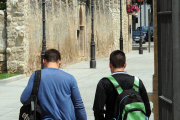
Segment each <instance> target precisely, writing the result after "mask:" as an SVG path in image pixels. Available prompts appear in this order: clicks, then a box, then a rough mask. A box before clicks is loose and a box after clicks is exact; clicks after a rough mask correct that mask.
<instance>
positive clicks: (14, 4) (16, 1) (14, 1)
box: [12, 0, 19, 8]
mask: <svg viewBox="0 0 180 120" xmlns="http://www.w3.org/2000/svg"><path fill="white" fill-rule="evenodd" d="M12 6H13V7H15V8H17V7H18V6H19V4H18V0H12Z"/></svg>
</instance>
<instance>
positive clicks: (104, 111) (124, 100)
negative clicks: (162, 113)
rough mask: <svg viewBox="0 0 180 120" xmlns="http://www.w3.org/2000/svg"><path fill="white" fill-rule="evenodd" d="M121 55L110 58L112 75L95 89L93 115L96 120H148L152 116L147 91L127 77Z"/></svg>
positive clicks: (136, 78) (137, 82)
mask: <svg viewBox="0 0 180 120" xmlns="http://www.w3.org/2000/svg"><path fill="white" fill-rule="evenodd" d="M126 65H127V64H126V56H125V54H124V52H122V51H120V50H115V51H113V52H112V53H111V55H110V63H109V67H110V70H111V73H112V75H111V76H107V77H104V78H102V79H101V80H100V81H99V83H98V85H97V89H96V94H95V99H94V105H93V111H94V117H95V120H147V119H148V118H149V116H150V114H151V109H150V104H149V99H148V95H147V92H146V89H145V87H144V85H143V83H142V81H141V80H140V79H139V78H138V77H135V76H131V75H128V74H127V73H126V72H125V71H124V69H125V68H126Z"/></svg>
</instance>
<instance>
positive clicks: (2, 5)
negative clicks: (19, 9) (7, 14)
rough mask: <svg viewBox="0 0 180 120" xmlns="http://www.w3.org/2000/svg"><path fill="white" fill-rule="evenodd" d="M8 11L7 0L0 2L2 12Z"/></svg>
mask: <svg viewBox="0 0 180 120" xmlns="http://www.w3.org/2000/svg"><path fill="white" fill-rule="evenodd" d="M5 9H6V0H1V1H0V10H5Z"/></svg>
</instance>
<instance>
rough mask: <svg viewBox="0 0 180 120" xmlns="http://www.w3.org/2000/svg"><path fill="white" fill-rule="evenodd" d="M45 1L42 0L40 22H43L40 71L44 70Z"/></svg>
mask: <svg viewBox="0 0 180 120" xmlns="http://www.w3.org/2000/svg"><path fill="white" fill-rule="evenodd" d="M45 3H46V2H45V0H42V21H43V40H42V53H41V69H43V68H44V64H43V59H44V55H45V51H46V31H45V30H46V29H45V27H46V26H45V22H46V17H45Z"/></svg>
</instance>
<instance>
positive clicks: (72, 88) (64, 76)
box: [20, 49, 87, 120]
mask: <svg viewBox="0 0 180 120" xmlns="http://www.w3.org/2000/svg"><path fill="white" fill-rule="evenodd" d="M43 63H44V65H45V68H44V69H42V70H41V79H40V85H39V92H38V94H37V100H38V103H39V105H40V108H41V111H42V116H43V120H87V116H86V111H85V108H84V104H83V102H82V98H81V95H80V92H79V89H78V85H77V82H76V80H75V78H74V77H73V76H72V75H70V74H68V73H66V72H64V71H62V70H60V69H59V66H60V65H61V55H60V53H59V51H57V50H55V49H49V50H47V51H46V52H45V56H44V60H43ZM34 77H35V72H34V73H33V74H32V75H31V77H30V79H29V82H28V85H27V86H26V88H25V89H24V91H23V93H22V95H21V102H22V103H23V104H24V103H26V101H27V100H28V99H29V97H30V96H31V94H32V93H33V91H32V89H33V88H34V87H33V84H34ZM33 90H34V89H33ZM20 117H21V116H20ZM25 117H27V114H25Z"/></svg>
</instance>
